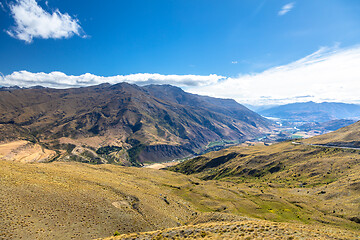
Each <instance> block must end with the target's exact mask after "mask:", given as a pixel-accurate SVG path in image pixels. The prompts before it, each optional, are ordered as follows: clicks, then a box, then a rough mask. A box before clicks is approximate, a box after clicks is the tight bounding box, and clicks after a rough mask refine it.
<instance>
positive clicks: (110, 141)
mask: <svg viewBox="0 0 360 240" xmlns="http://www.w3.org/2000/svg"><path fill="white" fill-rule="evenodd" d="M269 127H270V123H269V122H268V121H267V120H266V119H264V118H262V117H261V116H259V115H258V114H256V113H254V112H252V111H250V110H249V109H247V108H245V107H244V106H242V105H240V104H238V103H236V102H235V101H233V100H225V99H216V98H210V97H203V96H198V95H193V94H189V93H186V92H184V91H182V90H181V89H179V88H176V87H172V86H155V85H151V86H147V87H139V86H136V85H131V84H127V83H120V84H116V85H109V84H102V85H98V86H92V87H85V88H74V89H50V88H32V89H16V88H15V89H3V90H2V91H0V132H1V137H0V141H2V142H8V141H12V140H19V139H26V140H28V141H31V142H36V143H41V144H42V145H43V146H44V147H46V148H49V149H51V150H56V151H57V152H58V154H59V156H60V158H64V157H66V159H68V160H76V161H82V162H89V161H90V162H95V163H104V162H113V163H119V164H125V165H141V164H142V163H144V162H157V161H164V160H169V159H174V158H182V157H185V156H188V155H191V154H193V153H196V152H200V151H201V150H202V149H203V148H204V147H205V146H206V145H207V144H208V143H210V142H214V141H219V140H236V141H243V140H246V139H252V138H255V137H258V136H261V135H263V134H264V132H265V131H268V130H269Z"/></svg>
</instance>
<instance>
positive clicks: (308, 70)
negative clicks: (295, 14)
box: [0, 46, 360, 105]
mask: <svg viewBox="0 0 360 240" xmlns="http://www.w3.org/2000/svg"><path fill="white" fill-rule="evenodd" d="M359 66H360V46H355V47H351V48H345V49H344V48H343V49H341V48H338V47H334V48H326V47H323V48H320V49H319V50H318V51H316V52H314V53H312V54H310V55H308V56H306V57H304V58H302V59H299V60H297V61H294V62H292V63H289V64H286V65H282V66H277V67H273V68H270V69H268V70H266V71H263V72H260V73H252V74H243V75H239V76H238V77H223V76H219V75H216V74H212V75H208V76H200V75H161V74H150V73H139V74H131V75H118V76H111V77H103V76H96V75H93V74H90V73H86V74H83V75H80V76H72V75H70V76H69V75H66V74H64V73H61V72H51V73H31V72H28V71H19V72H14V73H12V74H10V75H6V76H3V77H1V76H0V85H3V86H13V85H18V86H21V87H30V86H35V85H42V86H45V87H54V88H69V87H82V86H90V85H95V84H101V83H105V82H108V83H111V84H115V83H119V82H128V83H135V84H138V85H147V84H172V85H175V86H179V87H183V88H185V89H186V90H187V91H189V92H192V93H196V94H201V95H208V96H213V97H222V98H233V99H235V100H237V101H238V102H240V103H247V104H252V105H260V104H285V103H291V102H303V101H315V102H323V101H336V102H348V103H360V95H359V90H360V68H359ZM0 75H1V74H0Z"/></svg>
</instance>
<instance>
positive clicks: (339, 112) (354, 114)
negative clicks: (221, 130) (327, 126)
mask: <svg viewBox="0 0 360 240" xmlns="http://www.w3.org/2000/svg"><path fill="white" fill-rule="evenodd" d="M257 112H258V113H259V114H261V115H262V116H266V117H272V118H279V119H281V120H287V121H292V122H327V121H331V120H337V119H360V105H357V104H348V103H337V102H322V103H315V102H303V103H291V104H286V105H281V106H275V107H271V108H267V109H263V110H259V111H257Z"/></svg>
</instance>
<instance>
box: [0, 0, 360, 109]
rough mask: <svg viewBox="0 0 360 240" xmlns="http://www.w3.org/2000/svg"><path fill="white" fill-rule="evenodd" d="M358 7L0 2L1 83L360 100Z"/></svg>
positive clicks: (257, 2)
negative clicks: (156, 86) (149, 86)
mask: <svg viewBox="0 0 360 240" xmlns="http://www.w3.org/2000/svg"><path fill="white" fill-rule="evenodd" d="M359 10H360V3H359V2H358V1H356V0H348V1H340V0H334V1H331V2H329V1H326V0H319V1H316V2H314V1H311V0H302V1H299V0H298V1H283V0H281V1H276V2H274V1H269V0H252V1H235V0H230V1H226V2H223V1H221V2H220V1H215V0H211V1H205V0H201V1H196V2H194V1H171V2H170V1H165V0H163V1H155V2H153V1H152V2H149V1H137V2H132V1H130V2H128V1H118V2H116V3H110V2H101V3H100V4H99V3H95V2H92V3H87V2H85V1H76V3H74V2H73V1H69V0H64V1H61V2H60V1H56V0H49V1H39V0H37V1H36V0H13V1H9V2H5V1H1V2H0V19H1V20H0V28H1V29H2V30H3V31H2V32H1V33H0V51H1V52H2V58H0V64H1V65H0V66H1V68H0V72H1V73H2V76H0V85H2V86H13V85H18V86H22V87H30V86H35V85H41V86H45V87H54V88H69V87H82V86H90V85H95V84H101V83H105V82H108V83H111V84H115V83H118V82H129V83H134V84H138V85H147V84H171V85H175V86H179V87H181V88H183V89H184V90H186V91H189V92H191V93H196V94H201V95H209V96H213V97H222V98H233V99H235V100H237V101H238V102H240V103H245V104H253V105H266V104H283V103H291V102H304V101H315V102H323V101H329V102H331V101H333V102H334V101H335V102H347V103H360V98H359V97H358V91H357V90H358V89H359V87H360V81H359V78H360V69H359V67H358V66H359V65H360V45H359V44H360V43H359V40H358V39H360V16H359V14H358V12H359Z"/></svg>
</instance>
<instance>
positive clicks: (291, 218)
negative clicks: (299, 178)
mask: <svg viewBox="0 0 360 240" xmlns="http://www.w3.org/2000/svg"><path fill="white" fill-rule="evenodd" d="M0 191H1V193H2V194H1V195H0V209H1V211H0V218H1V219H2V221H0V238H3V239H20V238H23V239H94V238H104V237H108V236H111V235H113V234H114V233H115V232H116V231H117V232H119V233H120V234H128V233H134V232H148V231H157V230H159V229H165V228H177V227H180V226H183V225H185V227H184V228H186V226H188V225H189V229H190V230H191V229H197V230H196V231H203V230H204V231H205V232H207V234H209V235H210V236H211V235H212V234H213V233H212V232H213V230H214V231H215V230H216V229H219V228H223V227H224V228H227V226H231V227H232V229H233V228H234V227H238V222H243V223H244V224H245V228H249V229H253V230H254V231H255V232H257V229H258V228H262V227H263V226H268V227H266V228H267V229H268V230H269V231H270V232H273V230H275V229H276V228H277V227H278V226H280V227H282V226H286V225H284V224H282V225H277V224H276V223H273V222H261V221H260V222H259V220H254V219H252V218H253V217H256V218H262V219H269V220H271V221H282V222H284V221H286V222H292V223H293V224H294V225H289V226H290V227H289V228H290V229H297V228H305V229H308V230H305V231H310V232H311V234H313V231H312V230H311V227H309V225H305V226H304V225H303V224H304V223H311V224H312V225H313V224H315V225H319V227H318V228H319V229H320V228H324V226H325V224H326V227H327V228H329V229H330V230H329V231H333V232H336V233H337V232H339V234H340V233H342V234H343V235H342V236H352V235H354V234H357V235H358V234H359V232H358V231H356V230H351V231H344V230H341V229H339V230H338V229H335V228H334V226H335V225H338V226H339V227H342V228H343V227H344V226H347V228H352V229H356V226H354V225H355V223H353V222H351V221H349V220H346V219H343V218H339V217H332V216H329V215H324V214H323V213H322V212H321V211H319V210H318V209H311V210H313V211H312V212H310V211H309V209H308V208H306V207H304V208H303V207H302V206H303V203H301V201H303V199H305V197H306V196H307V193H306V192H305V189H304V191H301V192H300V193H299V192H297V191H296V190H289V191H288V190H287V189H283V188H273V187H271V188H270V187H266V188H264V187H259V186H255V185H254V184H253V183H250V184H247V183H240V184H235V183H233V182H223V181H202V180H199V179H197V178H194V177H191V176H185V175H182V174H179V173H173V172H169V171H162V170H152V169H144V168H126V167H120V166H115V165H110V164H108V165H89V164H83V163H59V162H54V163H32V164H29V163H18V162H9V161H0ZM314 191H315V190H314ZM316 191H317V190H316ZM281 196H283V197H281ZM311 196H314V197H315V196H316V194H315V192H314V193H313V192H312V193H311ZM309 204H310V203H309ZM310 206H311V205H310ZM254 221H255V222H254ZM229 222H236V223H234V224H230V225H228V223H229ZM210 223H215V225H212V226H216V225H218V227H214V228H213V227H211V228H209V227H208V226H209V225H198V224H210ZM240 224H241V223H240ZM299 224H300V225H299ZM329 224H331V225H332V226H330V225H329ZM192 225H196V226H195V227H193V226H192ZM320 225H321V226H323V227H321V226H320ZM184 228H180V229H175V230H170V231H175V232H179V231H180V233H181V229H184ZM212 228H213V229H212ZM206 229H207V230H206ZM166 231H167V230H166ZM166 231H164V233H165V232H166ZM191 231H193V232H196V231H195V230H191ZM249 231H251V230H249ZM225 232H226V231H225V230H224V233H225ZM288 233H291V231H290V232H289V231H280V232H278V233H276V234H278V235H279V236H282V235H281V234H284V236H291V235H288ZM246 234H247V233H246ZM249 234H251V233H250V232H249ZM318 234H322V233H321V232H320V233H318ZM349 234H352V235H349ZM246 236H248V234H247V235H246ZM259 236H260V235H259ZM269 236H271V235H269ZM324 236H325V235H324ZM343 239H353V238H345V237H343Z"/></svg>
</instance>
